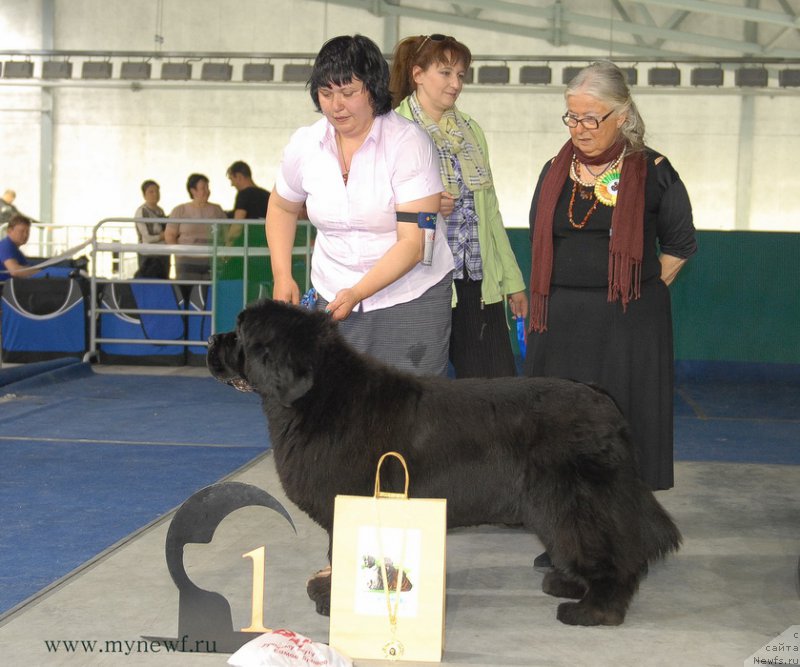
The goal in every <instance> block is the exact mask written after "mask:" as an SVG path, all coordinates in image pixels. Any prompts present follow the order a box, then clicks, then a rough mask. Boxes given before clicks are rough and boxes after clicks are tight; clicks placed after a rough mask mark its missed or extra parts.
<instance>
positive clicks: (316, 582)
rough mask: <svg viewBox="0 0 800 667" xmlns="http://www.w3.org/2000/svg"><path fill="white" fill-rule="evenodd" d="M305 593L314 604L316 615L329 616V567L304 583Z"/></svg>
mask: <svg viewBox="0 0 800 667" xmlns="http://www.w3.org/2000/svg"><path fill="white" fill-rule="evenodd" d="M306 593H308V597H309V598H311V600H312V601H313V602H314V605H315V606H316V608H317V613H318V614H319V615H320V616H330V615H331V568H330V565H329V566H328V567H326V568H325V569H324V570H320V571H319V572H317V573H316V574H314V575H313V576H312V577H311V578H310V579H309V580H308V581H307V582H306Z"/></svg>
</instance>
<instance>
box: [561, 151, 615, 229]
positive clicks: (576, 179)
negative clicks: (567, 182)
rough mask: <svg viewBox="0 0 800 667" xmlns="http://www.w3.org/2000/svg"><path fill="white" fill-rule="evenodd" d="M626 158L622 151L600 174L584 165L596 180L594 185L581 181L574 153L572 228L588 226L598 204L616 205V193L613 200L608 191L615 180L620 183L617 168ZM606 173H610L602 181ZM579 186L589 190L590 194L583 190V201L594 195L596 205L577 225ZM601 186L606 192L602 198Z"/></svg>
mask: <svg viewBox="0 0 800 667" xmlns="http://www.w3.org/2000/svg"><path fill="white" fill-rule="evenodd" d="M624 157H625V149H623V150H622V152H621V153H620V154H619V155H618V156H617V157H616V159H614V160H613V161H612V162H609V163H608V165H607V166H606V168H605V169H603V171H601V172H600V173H599V174H595V173H594V172H593V171H592V170H591V169H589V167H588V166H587V165H584V167H586V171H588V172H589V174H591V175H592V176H594V178H595V180H594V182H593V183H586V182H585V181H582V180H581V177H580V166H579V163H578V157H577V156H576V155H575V154H574V153H573V155H572V162H571V163H570V166H569V175H570V178H571V179H572V195H571V196H570V198H569V209H568V213H569V224H570V225H572V227H574V228H575V229H583V228H584V227H585V226H586V223H587V222H589V218H591V217H592V214H593V213H594V212H595V210H596V209H597V204H598V203H600V202H601V201H602V202H603V204H605V205H606V206H614V205H615V204H616V192H615V193H614V196H613V198H609V197H608V196H607V194H608V193H606V190H607V189H608V186H609V184H610V183H611V182H612V181H613V180H614V179H616V181H617V182H618V181H619V172H618V171H615V169H616V168H617V166H618V165H619V163H620V162H622V159H623V158H624ZM606 173H608V175H607V176H606V177H605V178H602V179H601V177H602V176H603V174H606ZM579 185H580V186H581V188H586V189H588V190H589V192H586V193H584V192H583V189H581V193H580V194H581V199H587V200H588V199H591V198H592V195H594V204H592V206H591V208H590V209H589V210H588V211H587V212H586V215H585V216H583V220H581V221H580V222H579V223H577V222H575V218H574V217H573V213H572V211H573V207H574V206H575V193H576V192H578V186H579ZM600 186H601V188H605V190H603V196H602V197H601V196H600V193H598V187H600Z"/></svg>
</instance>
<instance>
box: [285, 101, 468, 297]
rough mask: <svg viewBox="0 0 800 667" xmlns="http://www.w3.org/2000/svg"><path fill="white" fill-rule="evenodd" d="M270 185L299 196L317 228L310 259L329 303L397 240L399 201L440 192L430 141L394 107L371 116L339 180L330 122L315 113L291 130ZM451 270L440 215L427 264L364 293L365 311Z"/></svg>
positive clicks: (415, 291) (418, 291)
mask: <svg viewBox="0 0 800 667" xmlns="http://www.w3.org/2000/svg"><path fill="white" fill-rule="evenodd" d="M275 188H276V190H277V192H278V194H280V195H281V196H282V197H284V198H286V199H288V200H290V201H294V202H300V201H305V203H306V209H307V210H308V216H309V219H310V220H311V222H312V224H313V225H314V226H315V227H316V228H317V232H318V233H317V238H316V242H315V246H314V254H313V257H312V262H311V279H312V282H313V283H314V287H316V289H317V290H318V291H319V293H320V294H321V295H322V296H323V297H324V298H325V299H326V300H328V301H332V300H333V298H334V297H335V296H336V292H338V291H339V290H340V289H343V288H346V287H352V286H353V285H355V284H356V283H357V282H358V281H359V280H360V279H361V278H362V276H363V275H364V274H366V273H367V272H368V271H369V270H370V269H371V268H372V267H373V266H374V264H375V263H376V262H377V261H378V260H379V259H380V258H381V257H383V255H384V254H385V253H386V252H387V251H388V250H389V248H391V246H392V245H394V244H395V243H396V241H397V225H398V224H409V223H398V222H397V212H396V211H397V206H398V205H399V204H402V203H405V202H409V201H414V200H416V199H422V198H423V197H428V196H430V195H432V194H436V193H439V192H442V190H443V189H444V188H443V186H442V179H441V176H440V175H439V161H438V157H437V155H436V146H435V145H434V144H433V142H432V141H431V140H430V137H429V136H428V134H427V133H426V132H425V131H424V130H422V129H421V128H419V127H417V126H416V125H415V124H414V123H412V122H411V121H408V120H406V119H405V118H402V117H401V116H399V115H398V114H396V113H395V112H394V111H391V112H389V113H388V114H385V115H383V116H377V117H376V118H375V121H374V122H373V124H372V128H371V130H370V133H369V135H368V136H367V138H366V139H365V140H364V143H363V144H362V145H361V146H360V147H359V149H358V150H357V151H356V152H355V154H354V155H353V159H352V162H351V164H350V172H349V174H348V180H347V185H345V183H344V181H343V179H342V173H341V167H340V165H339V159H338V153H337V147H336V141H335V135H334V129H333V126H332V125H331V124H330V123H329V122H328V119H327V118H324V117H323V118H321V119H320V120H319V121H317V122H316V123H314V124H313V125H311V126H308V127H303V128H300V129H299V130H297V131H296V132H295V133H294V134H293V135H292V138H291V140H290V141H289V144H288V146H287V147H286V148H285V149H284V152H283V159H282V161H281V166H280V169H279V171H278V177H277V180H276V184H275ZM452 270H453V255H452V252H451V251H450V248H449V246H448V244H447V231H446V227H445V222H444V220H443V218H442V216H439V219H438V222H437V227H436V235H435V241H434V254H433V262H432V263H431V265H430V266H425V265H423V264H417V265H416V266H415V267H414V268H413V269H411V271H409V272H408V273H406V274H405V275H404V276H402V277H400V278H399V279H398V280H396V281H395V282H394V283H392V284H391V285H388V286H387V287H385V288H384V289H382V290H380V291H379V292H377V293H375V294H374V295H372V296H371V297H368V298H367V299H364V301H363V302H362V308H363V309H364V310H365V311H369V310H377V309H379V308H387V307H389V306H394V305H396V304H398V303H406V302H408V301H411V300H412V299H415V298H417V297H418V296H420V295H422V294H423V293H424V292H425V291H426V290H428V289H429V288H430V287H432V286H433V285H435V284H436V283H438V282H439V281H440V280H441V279H442V278H443V277H444V276H445V275H446V274H447V273H449V272H450V271H452Z"/></svg>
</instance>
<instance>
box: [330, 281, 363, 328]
mask: <svg viewBox="0 0 800 667" xmlns="http://www.w3.org/2000/svg"><path fill="white" fill-rule="evenodd" d="M360 301H361V297H360V296H359V295H358V292H356V290H355V288H353V287H345V288H344V289H340V290H339V291H338V292H336V297H335V298H334V299H333V301H331V302H330V303H329V304H328V306H327V308H325V312H326V313H329V314H330V316H331V319H333V320H335V321H337V322H338V321H339V320H345V319H347V318H348V317H349V316H350V313H352V312H353V308H355V307H356V306H357V305H358V304H359V302H360Z"/></svg>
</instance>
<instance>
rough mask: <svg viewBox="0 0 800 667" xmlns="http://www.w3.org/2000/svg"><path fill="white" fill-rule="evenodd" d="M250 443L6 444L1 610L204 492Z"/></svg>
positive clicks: (2, 450)
mask: <svg viewBox="0 0 800 667" xmlns="http://www.w3.org/2000/svg"><path fill="white" fill-rule="evenodd" d="M256 455H258V451H255V450H254V449H253V448H250V447H193V446H155V447H154V446H149V445H122V446H121V445H97V444H86V443H80V444H76V443H42V442H30V441H26V442H14V441H8V440H6V441H3V442H0V457H2V460H3V461H4V462H13V465H12V466H4V468H5V469H4V471H3V473H2V480H3V481H2V485H0V522H1V523H2V526H3V530H2V535H3V537H2V539H0V611H4V610H7V609H9V608H11V607H13V606H14V605H16V604H18V603H19V602H21V601H22V600H24V599H26V598H27V597H29V596H31V595H33V594H34V593H36V592H37V591H39V590H40V589H42V588H43V587H45V586H47V585H48V584H50V583H52V582H53V581H55V580H56V579H58V578H60V577H62V576H64V575H65V574H67V573H69V572H71V571H72V570H73V569H75V568H76V567H78V566H79V565H81V564H82V563H84V562H86V561H87V560H89V559H91V558H92V557H94V556H95V555H97V554H98V553H100V552H101V551H103V550H104V549H106V548H107V547H109V546H111V545H112V544H114V543H115V542H117V541H119V540H121V539H122V538H124V537H125V536H126V535H129V534H130V533H132V532H134V531H135V530H137V529H139V528H141V527H142V526H144V525H146V524H147V523H149V522H150V521H153V520H154V519H157V518H158V517H160V516H161V515H163V514H164V513H165V512H167V511H169V510H170V509H172V508H173V507H176V506H178V505H180V504H181V503H182V502H183V501H184V500H186V498H188V497H189V496H190V495H192V493H194V492H195V491H197V490H198V489H201V488H203V487H204V486H207V485H208V484H212V483H214V482H216V481H217V480H219V479H220V478H221V477H223V476H225V475H226V474H227V473H230V472H232V471H233V470H235V469H237V468H239V467H240V466H242V465H244V464H245V463H247V462H248V461H251V460H252V459H253V458H254V457H255V456H256Z"/></svg>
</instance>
